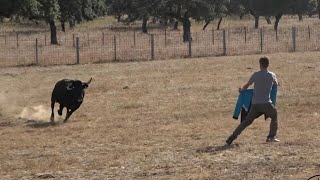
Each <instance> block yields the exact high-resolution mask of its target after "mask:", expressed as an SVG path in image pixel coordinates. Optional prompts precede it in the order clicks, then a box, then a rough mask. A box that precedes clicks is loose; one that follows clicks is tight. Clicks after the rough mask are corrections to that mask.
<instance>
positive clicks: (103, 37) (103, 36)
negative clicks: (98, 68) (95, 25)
mask: <svg viewBox="0 0 320 180" xmlns="http://www.w3.org/2000/svg"><path fill="white" fill-rule="evenodd" d="M104 40H105V35H104V32H102V45H103V46H104V44H105V42H104Z"/></svg>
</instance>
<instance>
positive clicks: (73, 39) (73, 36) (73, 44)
mask: <svg viewBox="0 0 320 180" xmlns="http://www.w3.org/2000/svg"><path fill="white" fill-rule="evenodd" d="M72 47H76V43H75V35H74V34H72Z"/></svg>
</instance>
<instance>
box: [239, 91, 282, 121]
mask: <svg viewBox="0 0 320 180" xmlns="http://www.w3.org/2000/svg"><path fill="white" fill-rule="evenodd" d="M277 93H278V88H277V86H276V85H274V86H272V89H271V92H270V99H271V101H272V104H273V105H274V106H276V103H277ZM252 95H253V89H247V90H246V91H243V92H241V93H240V94H239V97H238V101H237V103H236V107H235V109H234V112H233V119H238V118H239V115H240V112H241V108H244V109H245V110H246V111H247V112H248V110H249V109H250V106H251V100H252Z"/></svg>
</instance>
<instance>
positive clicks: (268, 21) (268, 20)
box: [264, 16, 272, 24]
mask: <svg viewBox="0 0 320 180" xmlns="http://www.w3.org/2000/svg"><path fill="white" fill-rule="evenodd" d="M264 18H266V21H267V23H268V24H272V22H271V19H270V17H269V16H265V17H264Z"/></svg>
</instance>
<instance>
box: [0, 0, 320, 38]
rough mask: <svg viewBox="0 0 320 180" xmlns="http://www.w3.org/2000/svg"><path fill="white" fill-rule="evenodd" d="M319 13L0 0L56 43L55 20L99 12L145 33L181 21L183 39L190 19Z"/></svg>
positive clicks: (258, 6) (309, 6) (196, 3)
mask: <svg viewBox="0 0 320 180" xmlns="http://www.w3.org/2000/svg"><path fill="white" fill-rule="evenodd" d="M315 14H318V15H319V18H320V0H0V18H4V17H7V18H12V17H22V18H27V19H29V20H34V21H35V22H45V23H47V24H48V25H49V26H50V32H51V44H58V41H57V28H56V24H57V23H60V24H61V28H62V31H65V30H66V28H65V24H66V23H67V24H68V25H69V27H70V28H73V27H74V26H76V24H79V23H81V22H83V21H90V20H93V19H95V18H97V17H99V16H105V15H109V16H114V17H115V18H116V19H117V20H118V22H122V23H125V24H126V23H131V22H135V21H141V22H142V26H141V29H142V32H144V33H147V32H148V29H147V24H148V22H149V21H150V20H152V21H156V22H159V23H162V24H164V25H167V24H169V23H170V24H175V25H177V24H178V23H180V24H182V27H183V41H189V40H191V39H192V37H191V32H190V29H191V25H192V22H193V20H194V21H200V22H204V27H203V29H205V28H206V27H207V26H208V24H209V23H210V22H212V21H214V20H218V22H219V23H218V27H217V29H219V28H220V23H221V21H222V20H223V18H224V17H226V16H238V17H239V18H240V19H242V17H243V16H244V15H252V16H253V17H254V18H255V27H256V28H258V27H259V17H264V18H265V19H266V20H267V21H268V23H271V20H270V17H275V22H274V29H275V30H277V29H278V26H279V22H280V19H281V17H282V16H283V15H297V17H298V19H299V20H300V21H302V20H303V15H308V16H312V15H315Z"/></svg>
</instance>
